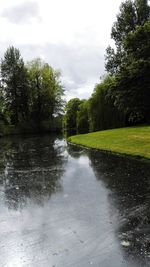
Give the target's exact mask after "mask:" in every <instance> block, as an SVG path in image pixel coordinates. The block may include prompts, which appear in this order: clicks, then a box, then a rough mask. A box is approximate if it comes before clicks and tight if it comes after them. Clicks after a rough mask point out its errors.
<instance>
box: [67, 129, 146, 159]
mask: <svg viewBox="0 0 150 267" xmlns="http://www.w3.org/2000/svg"><path fill="white" fill-rule="evenodd" d="M122 133H123V135H121V134H122ZM118 134H120V139H119V141H118V142H117V141H116V142H114V143H113V144H112V146H111V145H109V148H108V147H107V146H108V144H107V141H108V140H109V142H110V141H111V138H112V139H113V138H117V137H118ZM144 134H145V136H146V137H145V139H144V138H143V136H142V135H144ZM122 136H123V137H122ZM134 136H135V139H134V138H133V137H134ZM95 137H96V138H95ZM127 137H128V138H129V139H128V141H129V145H126V146H125V148H124V147H123V146H122V144H121V142H125V139H124V138H127ZM83 138H85V139H84V141H83ZM94 138H95V139H97V140H96V142H94V144H93V143H92V142H93V140H94ZM100 138H102V139H103V140H102V141H101V142H99V141H100ZM146 138H147V139H148V141H149V151H148V152H147V151H144V149H143V145H145V143H146ZM130 139H131V140H130ZM87 140H88V141H87ZM90 141H91V142H90ZM138 141H139V145H137V143H138ZM144 141H145V143H144ZM67 142H68V143H69V144H71V145H77V146H81V147H84V148H86V149H92V150H98V151H101V152H103V153H109V154H115V155H118V156H126V157H132V158H135V159H139V160H142V159H143V160H148V161H149V160H150V126H149V125H147V126H134V127H124V128H117V129H109V130H103V131H97V132H93V133H87V134H80V135H74V136H70V137H69V138H68V139H67ZM142 142H143V143H142ZM115 145H116V147H115ZM132 145H133V146H134V147H135V148H136V150H134V147H133V150H132V149H131V147H132ZM147 147H148V145H147ZM129 148H130V149H129ZM140 148H141V150H140ZM128 150H129V151H128ZM147 150H148V149H147Z"/></svg>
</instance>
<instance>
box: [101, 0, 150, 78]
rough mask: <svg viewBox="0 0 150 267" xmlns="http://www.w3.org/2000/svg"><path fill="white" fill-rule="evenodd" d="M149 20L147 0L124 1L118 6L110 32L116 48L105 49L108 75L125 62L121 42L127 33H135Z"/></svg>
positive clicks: (149, 9)
mask: <svg viewBox="0 0 150 267" xmlns="http://www.w3.org/2000/svg"><path fill="white" fill-rule="evenodd" d="M149 18H150V7H149V5H148V0H135V1H134V2H133V1H131V0H126V1H125V2H123V3H122V4H121V6H120V12H119V14H118V15H117V20H116V22H115V23H114V24H113V27H112V30H111V38H112V39H113V40H114V41H115V45H116V48H115V49H114V48H112V47H110V46H109V47H108V48H107V49H106V55H105V59H106V64H105V67H106V70H107V72H108V73H109V74H115V73H117V72H118V71H119V70H120V69H121V67H122V66H123V65H124V62H125V61H126V58H127V55H126V51H125V50H124V47H123V42H124V40H125V38H126V37H127V35H128V34H129V33H132V32H133V31H135V29H136V27H137V26H140V25H141V26H142V25H144V24H145V22H147V21H148V20H149Z"/></svg>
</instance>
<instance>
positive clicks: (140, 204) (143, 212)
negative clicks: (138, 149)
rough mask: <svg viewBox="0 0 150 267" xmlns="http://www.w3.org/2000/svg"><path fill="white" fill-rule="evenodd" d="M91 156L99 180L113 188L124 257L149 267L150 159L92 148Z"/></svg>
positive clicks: (117, 232) (117, 229)
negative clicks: (142, 159) (128, 157)
mask: <svg viewBox="0 0 150 267" xmlns="http://www.w3.org/2000/svg"><path fill="white" fill-rule="evenodd" d="M89 157H90V159H91V165H92V167H93V170H94V171H95V174H96V176H97V179H99V180H102V181H103V182H104V184H105V186H106V187H107V188H108V189H109V190H110V193H109V202H110V204H111V205H112V208H113V207H115V209H117V212H118V214H119V215H118V217H117V220H116V222H115V223H116V224H115V228H116V234H117V237H118V238H119V241H120V244H121V246H122V248H123V252H125V256H128V257H129V258H130V259H131V260H132V258H133V260H134V261H135V260H138V261H141V263H142V264H146V265H144V266H150V265H149V264H150V258H149V257H150V164H149V162H148V161H147V162H142V161H136V160H133V159H127V158H120V157H117V156H115V155H108V154H101V153H100V152H93V151H91V152H89ZM148 262H149V263H148ZM147 264H148V265H147Z"/></svg>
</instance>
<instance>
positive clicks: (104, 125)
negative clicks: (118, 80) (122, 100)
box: [89, 76, 125, 131]
mask: <svg viewBox="0 0 150 267" xmlns="http://www.w3.org/2000/svg"><path fill="white" fill-rule="evenodd" d="M114 83H115V81H114V78H113V77H109V76H108V77H106V78H105V79H104V80H103V82H101V83H100V84H97V85H96V86H95V89H94V92H93V94H92V96H91V98H90V100H89V123H90V131H98V130H104V129H110V128H116V127H121V126H124V125H125V115H124V112H123V111H119V110H118V108H117V107H115V105H114V100H113V99H112V93H111V90H112V87H113V85H114Z"/></svg>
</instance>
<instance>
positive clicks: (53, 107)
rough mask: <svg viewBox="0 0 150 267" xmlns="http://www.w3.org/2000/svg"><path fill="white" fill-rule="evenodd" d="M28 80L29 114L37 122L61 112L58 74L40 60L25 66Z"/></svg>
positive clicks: (62, 90)
mask: <svg viewBox="0 0 150 267" xmlns="http://www.w3.org/2000/svg"><path fill="white" fill-rule="evenodd" d="M27 69H28V75H29V80H30V113H31V117H32V119H35V120H37V121H39V122H40V121H42V120H50V119H52V118H53V116H54V115H57V114H59V113H61V112H62V109H63V105H64V101H63V99H62V96H63V94H64V89H63V86H62V85H61V82H60V72H58V71H56V70H54V69H53V68H52V67H50V66H49V65H48V64H47V63H45V62H44V61H42V60H41V59H40V58H37V59H34V60H32V61H31V62H28V64H27Z"/></svg>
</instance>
